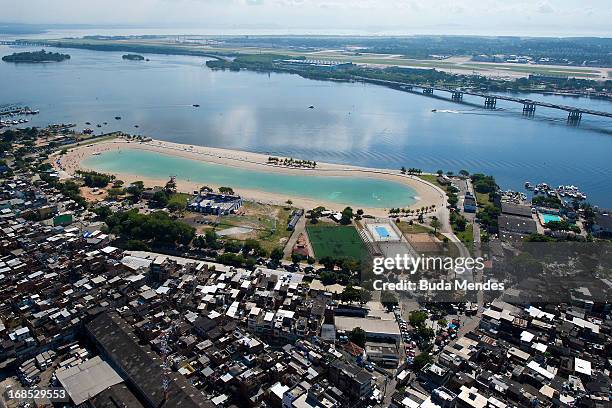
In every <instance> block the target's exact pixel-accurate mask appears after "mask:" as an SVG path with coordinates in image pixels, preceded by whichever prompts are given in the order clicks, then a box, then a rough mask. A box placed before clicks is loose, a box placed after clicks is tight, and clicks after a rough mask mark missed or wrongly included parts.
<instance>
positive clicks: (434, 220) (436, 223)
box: [429, 215, 442, 234]
mask: <svg viewBox="0 0 612 408" xmlns="http://www.w3.org/2000/svg"><path fill="white" fill-rule="evenodd" d="M429 225H431V227H432V228H433V229H434V234H436V233H437V232H438V229H439V228H441V227H442V223H441V222H440V220H438V217H436V216H435V215H434V216H433V217H431V221H430V222H429Z"/></svg>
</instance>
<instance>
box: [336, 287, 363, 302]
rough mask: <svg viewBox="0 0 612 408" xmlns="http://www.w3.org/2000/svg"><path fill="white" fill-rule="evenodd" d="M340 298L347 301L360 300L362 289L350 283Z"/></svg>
mask: <svg viewBox="0 0 612 408" xmlns="http://www.w3.org/2000/svg"><path fill="white" fill-rule="evenodd" d="M340 298H341V299H342V300H343V301H345V302H358V301H360V300H361V290H359V289H357V288H354V287H353V286H351V285H349V286H347V287H345V288H344V290H343V291H342V294H341V295H340Z"/></svg>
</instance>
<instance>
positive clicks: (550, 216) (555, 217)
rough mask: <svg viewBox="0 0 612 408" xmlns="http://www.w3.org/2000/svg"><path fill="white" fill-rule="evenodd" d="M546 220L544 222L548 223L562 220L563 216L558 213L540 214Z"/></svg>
mask: <svg viewBox="0 0 612 408" xmlns="http://www.w3.org/2000/svg"><path fill="white" fill-rule="evenodd" d="M540 216H541V217H542V219H543V220H544V224H548V223H549V222H551V221H561V217H559V216H558V215H556V214H540Z"/></svg>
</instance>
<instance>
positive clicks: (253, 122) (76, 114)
mask: <svg viewBox="0 0 612 408" xmlns="http://www.w3.org/2000/svg"><path fill="white" fill-rule="evenodd" d="M31 49H32V48H24V47H20V48H11V47H8V46H0V55H6V54H10V53H12V52H15V51H25V50H31ZM53 51H60V52H65V53H68V54H70V55H71V56H72V58H71V59H70V60H69V61H65V62H61V63H51V64H19V65H16V64H13V63H5V62H0V105H2V104H10V103H20V104H25V105H28V106H30V107H32V108H35V109H40V111H41V113H40V115H38V116H33V117H29V119H30V120H31V122H30V124H31V125H35V126H43V125H47V124H49V123H58V122H74V123H77V125H78V128H79V129H83V128H85V127H92V128H93V129H94V130H95V131H96V133H98V132H109V131H112V130H123V131H128V132H132V133H138V134H143V135H148V136H151V137H154V138H157V139H162V140H167V141H172V142H178V143H187V144H195V145H203V146H215V147H223V148H230V149H240V150H248V151H254V152H260V153H270V154H275V155H284V156H293V157H296V158H303V159H309V160H316V161H326V162H334V163H348V164H354V165H361V166H371V167H383V168H399V167H400V166H406V167H418V168H422V169H424V170H428V171H436V170H438V169H441V170H444V171H448V170H451V171H454V172H457V171H459V170H460V169H466V170H468V171H470V172H484V173H488V174H492V175H494V176H495V177H496V179H497V180H498V183H499V184H500V185H501V186H502V188H505V189H508V188H512V189H521V188H522V186H523V183H524V182H525V181H531V182H542V181H543V182H547V183H548V184H550V185H555V186H556V185H558V184H574V185H577V186H579V187H580V188H581V189H582V190H583V191H584V192H585V193H586V194H588V196H589V201H591V202H593V203H595V204H598V205H600V206H606V207H612V187H611V181H610V176H611V175H612V160H611V158H612V119H605V118H596V117H589V116H588V115H585V116H584V117H583V120H582V122H581V124H580V126H578V127H571V126H568V125H566V113H564V112H562V111H556V110H552V109H546V108H540V107H538V108H537V111H536V115H535V117H534V118H525V117H522V115H521V111H522V106H521V105H518V104H513V103H511V102H503V101H498V108H501V109H500V110H496V111H485V110H483V109H481V108H478V107H474V106H470V105H468V104H457V103H453V102H450V101H444V100H439V99H435V98H428V97H424V96H420V95H413V94H409V93H403V92H399V91H394V90H391V89H387V88H384V87H378V86H374V85H364V84H342V83H332V82H325V81H312V80H307V79H303V78H301V77H299V76H296V75H288V74H270V75H268V74H259V73H252V72H244V71H243V72H229V71H227V72H219V71H217V72H215V71H211V70H209V69H208V68H207V67H206V66H205V65H204V62H205V61H204V60H203V59H202V58H196V57H186V56H161V55H146V57H147V58H150V61H149V62H135V61H123V60H122V59H121V55H122V54H123V53H115V52H95V51H86V50H75V49H65V50H53ZM525 97H528V98H532V99H538V100H546V101H549V102H556V103H561V104H566V105H574V106H581V107H588V108H591V109H595V110H601V111H608V112H610V111H612V103H610V102H607V101H602V100H595V99H585V98H569V97H559V96H543V95H535V94H534V95H526V96H525ZM465 101H466V102H473V103H478V104H481V103H482V101H481V100H480V99H479V98H472V97H466V98H465ZM193 104H199V105H200V107H199V108H195V107H193V106H192V105H193ZM310 105H313V106H314V107H315V108H314V109H309V108H308V107H309V106H310ZM432 109H436V110H437V112H432ZM115 116H121V117H122V119H121V120H115V119H114V117H115ZM85 122H91V123H92V125H91V126H87V125H86V124H85ZM104 122H107V123H108V124H107V125H103V126H102V127H101V128H97V127H96V125H97V124H101V125H102V124H103V123H104ZM135 125H138V126H139V127H138V128H135Z"/></svg>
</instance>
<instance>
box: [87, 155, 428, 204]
mask: <svg viewBox="0 0 612 408" xmlns="http://www.w3.org/2000/svg"><path fill="white" fill-rule="evenodd" d="M83 164H84V165H85V166H87V167H89V168H93V169H96V170H97V171H101V172H107V173H127V174H132V175H135V176H142V177H143V178H145V177H146V178H160V179H165V178H168V177H169V176H171V175H174V176H176V177H177V179H179V180H189V181H192V182H196V183H201V184H202V185H205V184H216V185H222V186H230V187H232V188H234V189H236V190H237V191H238V192H240V189H241V188H244V189H251V190H258V191H265V192H269V193H275V194H280V195H287V196H298V197H305V198H309V199H313V200H322V201H330V202H335V203H341V204H351V205H353V206H355V207H370V208H388V207H405V206H408V205H411V204H413V203H414V202H415V201H416V199H415V196H416V192H415V191H414V190H413V189H411V188H410V187H408V186H405V185H403V184H400V183H397V182H393V181H388V180H381V179H373V178H366V177H358V176H357V177H349V176H342V177H337V176H308V175H290V174H281V173H275V172H268V171H253V170H247V169H241V168H237V167H231V166H224V165H220V164H212V163H204V162H200V161H197V160H191V159H186V158H182V157H174V156H169V155H165V154H161V153H155V152H149V151H142V150H131V149H128V150H123V151H117V150H114V151H110V152H104V153H102V154H100V155H98V156H91V157H90V158H88V159H87V160H86V161H85V162H84V163H83Z"/></svg>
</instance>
